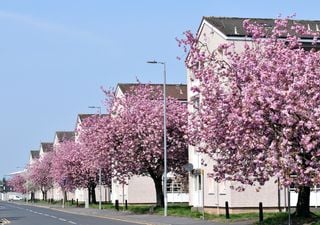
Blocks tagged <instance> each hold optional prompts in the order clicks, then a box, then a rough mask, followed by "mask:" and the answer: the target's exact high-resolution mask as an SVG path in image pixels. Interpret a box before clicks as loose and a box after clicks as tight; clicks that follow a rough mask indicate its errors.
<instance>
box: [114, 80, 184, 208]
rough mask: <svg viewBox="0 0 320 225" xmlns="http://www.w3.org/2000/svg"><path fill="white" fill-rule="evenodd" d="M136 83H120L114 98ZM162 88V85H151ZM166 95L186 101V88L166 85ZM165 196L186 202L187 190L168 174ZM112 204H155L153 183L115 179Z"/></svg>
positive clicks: (146, 178) (144, 178)
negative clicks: (120, 181)
mask: <svg viewBox="0 0 320 225" xmlns="http://www.w3.org/2000/svg"><path fill="white" fill-rule="evenodd" d="M137 85H139V84H137V83H120V84H118V85H117V87H116V91H115V95H116V97H122V96H124V94H125V93H126V92H128V91H130V90H131V89H132V88H134V87H135V86H137ZM151 85H155V86H159V87H162V84H151ZM166 91H167V95H168V96H170V97H174V98H176V99H178V100H180V101H183V102H186V100H187V86H186V85H183V84H167V86H166ZM168 177H169V179H168V181H169V182H168V183H167V194H168V202H188V201H189V195H188V190H187V188H186V187H185V186H186V185H183V183H181V182H178V181H176V180H175V179H174V176H173V175H172V174H170V173H169V174H168ZM111 199H112V202H115V200H118V201H119V202H120V203H124V202H125V201H127V202H128V203H129V204H134V203H136V204H152V203H156V190H155V186H154V182H153V180H152V178H151V177H149V176H147V175H146V176H137V175H136V176H133V177H131V178H130V179H129V180H127V185H124V184H120V183H119V182H118V181H117V180H116V179H113V180H112V195H111Z"/></svg>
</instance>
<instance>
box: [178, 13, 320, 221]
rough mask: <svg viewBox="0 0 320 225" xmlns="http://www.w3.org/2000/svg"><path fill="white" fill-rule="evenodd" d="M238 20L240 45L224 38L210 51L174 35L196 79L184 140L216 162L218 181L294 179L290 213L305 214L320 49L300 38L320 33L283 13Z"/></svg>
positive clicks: (318, 159) (317, 114)
mask: <svg viewBox="0 0 320 225" xmlns="http://www.w3.org/2000/svg"><path fill="white" fill-rule="evenodd" d="M243 25H244V29H245V30H246V31H247V33H248V40H250V41H247V42H245V43H244V49H243V51H241V52H239V51H238V52H237V51H235V47H234V46H233V45H232V44H229V43H226V44H222V45H220V47H219V48H218V49H216V50H215V51H213V52H212V51H208V48H207V43H205V41H204V42H203V41H200V40H199V38H198V37H196V36H194V35H193V34H192V33H191V32H186V38H185V39H183V40H179V44H180V45H183V46H184V47H185V49H189V54H188V58H187V61H186V64H187V66H188V68H189V69H190V70H191V71H192V72H193V74H194V76H195V78H196V79H197V80H199V85H195V86H194V87H192V89H193V91H194V92H195V94H196V95H197V94H198V95H199V96H200V105H199V106H198V107H197V106H195V107H197V110H198V111H197V113H193V114H191V115H190V118H191V123H190V141H191V144H192V145H195V146H197V147H198V150H199V151H200V152H202V153H205V154H207V155H208V156H210V157H211V158H212V159H213V160H214V161H215V164H214V165H213V171H212V176H213V177H214V178H215V179H216V180H217V181H221V180H231V181H239V182H241V183H242V184H244V185H243V186H242V187H241V186H240V187H238V188H239V189H243V188H244V187H245V185H263V184H264V183H265V182H266V181H268V180H269V179H270V178H274V177H276V178H279V179H280V182H281V184H283V185H284V186H286V187H289V186H290V184H292V183H294V184H295V185H296V187H298V190H299V197H298V204H297V211H296V215H297V216H302V217H307V216H309V215H310V212H309V196H310V187H311V186H313V185H315V184H319V183H320V175H319V174H320V150H319V147H320V94H319V93H320V53H319V52H318V51H316V50H315V49H312V50H306V49H304V48H303V45H302V43H301V38H304V40H306V39H307V41H309V42H311V41H312V40H313V42H314V43H316V41H317V35H318V34H316V33H314V32H312V31H310V29H308V28H305V27H303V26H302V25H299V24H298V23H296V22H294V21H293V20H288V19H276V20H275V24H274V27H272V28H270V27H267V26H263V25H261V24H257V23H254V22H250V21H249V20H245V21H244V24H243ZM314 47H317V46H315V45H314ZM199 143H200V144H199Z"/></svg>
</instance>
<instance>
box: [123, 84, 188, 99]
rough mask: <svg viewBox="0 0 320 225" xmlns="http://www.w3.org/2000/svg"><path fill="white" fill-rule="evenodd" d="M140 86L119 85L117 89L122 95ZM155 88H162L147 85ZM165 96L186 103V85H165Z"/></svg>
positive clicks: (158, 85) (156, 85)
mask: <svg viewBox="0 0 320 225" xmlns="http://www.w3.org/2000/svg"><path fill="white" fill-rule="evenodd" d="M138 85H141V84H139V83H119V84H118V87H119V88H120V89H121V91H122V93H123V94H125V93H126V92H128V91H130V90H131V89H132V88H134V87H136V86H138ZM142 85H145V84H142ZM148 85H151V86H155V87H160V88H161V87H162V86H163V84H148ZM166 91H167V96H169V97H172V98H176V99H178V100H180V101H187V85H186V84H166Z"/></svg>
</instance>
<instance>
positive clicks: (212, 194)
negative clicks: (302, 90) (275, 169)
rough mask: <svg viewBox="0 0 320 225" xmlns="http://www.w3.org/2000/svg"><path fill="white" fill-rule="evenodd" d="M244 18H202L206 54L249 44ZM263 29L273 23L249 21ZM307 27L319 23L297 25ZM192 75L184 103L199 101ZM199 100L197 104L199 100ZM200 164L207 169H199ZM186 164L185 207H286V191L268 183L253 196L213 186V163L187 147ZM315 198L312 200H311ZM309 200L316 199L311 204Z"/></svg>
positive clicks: (305, 43) (213, 209)
mask: <svg viewBox="0 0 320 225" xmlns="http://www.w3.org/2000/svg"><path fill="white" fill-rule="evenodd" d="M244 19H245V18H233V17H203V19H202V21H201V23H200V26H199V28H198V32H197V35H198V37H199V39H200V41H203V42H206V43H207V48H208V49H209V51H210V52H214V51H217V48H218V46H219V45H220V44H222V43H233V44H234V46H235V50H236V51H241V50H242V49H243V44H244V41H250V38H248V37H246V35H245V33H244V29H243V26H242V24H243V21H244ZM252 20H254V21H256V22H257V23H260V24H262V25H264V26H270V27H272V26H273V24H274V20H273V19H252ZM298 22H300V23H302V24H305V25H306V26H308V28H310V29H312V30H317V29H318V26H319V25H320V21H306V20H305V21H298ZM302 43H303V46H304V47H305V48H310V40H304V39H303V40H302ZM198 82H199V81H198V80H195V78H194V76H193V74H192V72H191V71H190V70H188V71H187V85H188V101H201V96H197V95H195V94H194V93H193V92H192V91H191V88H192V87H193V86H194V85H196V84H198ZM199 99H200V100H199ZM188 110H189V111H193V110H194V109H193V108H192V106H189V109H188ZM202 161H204V162H205V163H206V164H207V166H203V164H201V162H202ZM189 163H191V164H192V165H193V170H192V171H191V172H190V177H189V181H190V182H189V191H190V201H189V204H190V205H191V206H193V207H195V208H201V209H202V208H204V209H205V211H210V212H213V213H219V211H220V209H221V208H224V207H225V202H226V201H227V202H228V203H229V207H230V209H231V211H234V212H235V211H243V210H245V211H248V210H250V209H252V208H257V207H258V205H259V202H262V203H263V205H264V207H265V208H266V209H270V210H276V209H277V208H278V207H279V206H281V207H285V206H286V205H287V195H286V194H287V191H286V190H285V189H279V187H278V185H277V184H276V183H275V182H274V181H275V180H272V181H270V182H267V183H266V184H265V185H264V186H263V187H262V189H261V190H260V191H259V192H257V191H256V190H255V188H253V187H249V186H248V187H247V188H246V190H245V191H244V192H237V191H235V190H231V189H230V186H231V182H223V183H217V182H215V181H214V179H213V178H210V177H208V175H207V174H208V173H210V170H211V169H212V163H213V161H212V160H211V159H210V158H209V157H208V156H206V155H203V154H199V153H197V151H196V147H193V146H190V147H189ZM291 195H292V196H291V197H292V201H291V202H292V205H295V204H296V194H295V193H292V194H291ZM314 196H315V197H314ZM313 198H316V199H319V200H317V201H316V200H315V199H313ZM316 202H320V196H318V197H317V196H316V195H315V193H312V194H311V204H313V205H315V204H319V203H316Z"/></svg>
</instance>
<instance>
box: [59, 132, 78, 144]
mask: <svg viewBox="0 0 320 225" xmlns="http://www.w3.org/2000/svg"><path fill="white" fill-rule="evenodd" d="M56 136H57V138H58V142H62V141H65V140H67V141H74V140H75V132H74V131H57V132H56Z"/></svg>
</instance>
